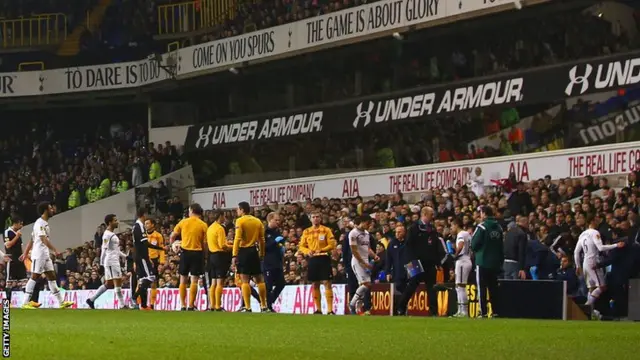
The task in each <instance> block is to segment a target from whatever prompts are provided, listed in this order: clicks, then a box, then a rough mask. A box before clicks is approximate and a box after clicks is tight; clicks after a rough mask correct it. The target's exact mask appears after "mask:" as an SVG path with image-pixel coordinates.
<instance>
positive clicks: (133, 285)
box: [129, 270, 138, 304]
mask: <svg viewBox="0 0 640 360" xmlns="http://www.w3.org/2000/svg"><path fill="white" fill-rule="evenodd" d="M137 288H138V274H136V272H135V271H133V270H131V279H130V280H129V290H130V291H131V292H130V294H131V301H132V302H133V303H134V304H137V300H136V299H135V298H134V294H135V293H136V289H137Z"/></svg>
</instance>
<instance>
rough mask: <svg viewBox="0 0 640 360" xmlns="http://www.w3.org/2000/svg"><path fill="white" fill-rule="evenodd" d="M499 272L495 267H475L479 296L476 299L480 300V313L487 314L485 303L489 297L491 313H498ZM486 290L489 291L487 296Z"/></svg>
mask: <svg viewBox="0 0 640 360" xmlns="http://www.w3.org/2000/svg"><path fill="white" fill-rule="evenodd" d="M499 274H500V270H496V269H487V268H481V267H479V266H478V267H477V268H476V281H477V282H478V284H477V285H478V289H479V293H480V296H479V297H478V301H479V302H480V311H481V312H482V315H487V314H488V312H487V303H488V301H489V298H490V299H491V310H492V312H493V314H499V313H500V312H499V308H498V307H499V303H500V301H499V300H500V299H499V298H498V296H499V294H498V275H499ZM487 290H488V291H489V296H488V297H487Z"/></svg>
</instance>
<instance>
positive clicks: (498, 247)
mask: <svg viewBox="0 0 640 360" xmlns="http://www.w3.org/2000/svg"><path fill="white" fill-rule="evenodd" d="M480 214H481V216H482V220H483V221H482V223H480V224H479V225H478V226H477V227H476V230H475V232H474V233H473V239H471V249H472V250H473V251H474V253H475V259H476V280H477V286H478V289H479V292H480V296H479V298H478V301H479V302H480V309H481V310H480V311H481V316H484V317H486V316H487V315H488V312H487V300H488V296H487V290H489V294H490V298H491V310H492V313H493V315H492V317H495V316H497V314H498V313H499V311H498V306H499V305H500V304H499V299H498V296H499V295H500V294H499V293H498V292H499V291H498V275H499V274H500V271H501V269H502V263H503V262H504V252H503V237H504V234H503V231H502V227H500V225H499V224H498V222H497V221H496V219H495V218H494V217H493V209H492V208H491V207H489V206H483V207H482V208H481V210H480Z"/></svg>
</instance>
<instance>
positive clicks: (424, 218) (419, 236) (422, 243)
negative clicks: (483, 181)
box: [397, 207, 445, 315]
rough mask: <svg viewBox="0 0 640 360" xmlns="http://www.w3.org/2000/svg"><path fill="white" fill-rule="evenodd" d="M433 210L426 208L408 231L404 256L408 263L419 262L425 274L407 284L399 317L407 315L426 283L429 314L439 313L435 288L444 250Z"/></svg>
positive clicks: (399, 306)
mask: <svg viewBox="0 0 640 360" xmlns="http://www.w3.org/2000/svg"><path fill="white" fill-rule="evenodd" d="M432 220H433V209H432V208H430V207H424V208H422V210H421V211H420V220H418V221H417V222H415V223H413V224H412V225H411V226H410V227H409V230H408V231H407V240H406V245H405V251H404V256H405V259H406V261H407V262H412V261H415V260H419V261H420V263H421V264H422V268H423V269H424V272H422V273H420V274H417V275H415V276H414V277H412V278H410V279H409V280H408V282H407V287H406V288H405V290H404V292H403V293H402V297H401V298H400V304H398V313H397V315H406V313H407V305H408V304H409V300H410V299H411V297H412V296H413V294H414V293H415V292H416V289H417V288H418V284H420V283H421V282H423V283H425V287H426V288H427V294H428V296H429V312H430V313H431V315H436V314H437V313H438V297H437V295H436V292H435V289H434V288H433V286H434V285H435V284H436V274H437V266H438V265H440V261H441V260H442V258H443V257H444V255H445V254H444V249H443V248H442V243H440V239H439V238H438V232H437V231H436V228H435V226H434V225H433V224H432Z"/></svg>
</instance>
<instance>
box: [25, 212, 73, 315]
mask: <svg viewBox="0 0 640 360" xmlns="http://www.w3.org/2000/svg"><path fill="white" fill-rule="evenodd" d="M38 214H40V217H39V218H38V220H36V222H35V223H34V224H33V230H32V233H31V240H30V241H29V243H28V244H27V248H26V249H25V251H24V253H25V254H29V251H31V278H30V279H29V281H27V286H26V287H25V290H24V300H23V303H22V304H23V305H22V307H23V308H25V309H35V308H34V307H33V306H31V305H30V304H29V301H30V300H31V295H32V294H33V289H34V288H35V286H36V280H37V279H38V278H39V277H40V275H42V274H44V275H45V276H46V277H47V281H48V284H49V291H51V295H53V296H55V297H56V299H58V304H60V308H62V309H64V308H68V307H70V306H73V305H74V302H73V301H64V299H63V297H62V293H61V292H60V289H59V288H58V284H56V273H55V271H54V270H53V261H52V260H51V255H52V254H51V253H53V255H55V256H56V257H58V256H60V253H59V252H58V250H56V248H55V247H54V246H53V244H52V243H51V230H50V228H49V219H50V218H51V217H52V216H53V214H55V209H54V208H53V206H52V205H51V203H49V202H48V201H43V202H41V203H40V204H38ZM27 256H28V255H27Z"/></svg>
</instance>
